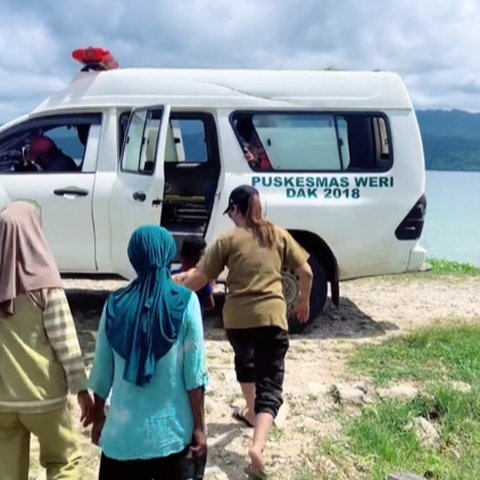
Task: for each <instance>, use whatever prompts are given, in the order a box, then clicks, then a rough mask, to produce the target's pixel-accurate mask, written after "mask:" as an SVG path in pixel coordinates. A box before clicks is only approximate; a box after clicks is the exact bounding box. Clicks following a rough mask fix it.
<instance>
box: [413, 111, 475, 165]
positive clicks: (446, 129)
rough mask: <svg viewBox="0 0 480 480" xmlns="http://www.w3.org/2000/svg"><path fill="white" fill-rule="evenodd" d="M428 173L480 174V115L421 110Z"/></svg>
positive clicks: (421, 127) (421, 129) (418, 112)
mask: <svg viewBox="0 0 480 480" xmlns="http://www.w3.org/2000/svg"><path fill="white" fill-rule="evenodd" d="M416 114H417V118H418V123H419V125H420V131H421V133H422V141H423V149H424V152H425V163H426V167H427V170H468V171H480V114H479V113H469V112H465V111H463V110H417V111H416Z"/></svg>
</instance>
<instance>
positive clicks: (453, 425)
mask: <svg viewBox="0 0 480 480" xmlns="http://www.w3.org/2000/svg"><path fill="white" fill-rule="evenodd" d="M350 367H351V368H353V369H354V370H355V371H357V372H363V373H364V374H365V375H369V376H371V377H373V379H374V380H375V382H376V383H377V384H379V385H382V384H386V383H389V382H396V381H412V380H413V381H416V382H419V384H421V385H422V386H423V388H422V391H423V394H422V395H421V396H420V397H419V398H416V399H414V400H412V401H410V402H407V403H402V402H399V401H395V400H384V401H377V402H375V403H374V404H372V405H368V406H366V407H364V409H363V410H362V412H361V414H360V415H359V416H358V417H356V418H353V419H352V418H350V417H347V416H344V419H343V422H344V435H345V439H343V440H342V441H340V440H333V441H332V440H331V441H330V442H329V443H325V442H324V443H323V444H321V445H319V446H318V448H317V458H318V459H320V458H322V457H325V456H326V457H327V458H329V459H331V460H332V461H334V462H336V463H337V464H338V463H339V462H340V463H342V462H343V465H344V467H345V469H346V468H347V467H348V466H350V468H352V466H354V467H355V470H356V471H357V473H358V474H357V475H356V476H355V477H354V478H365V479H369V480H377V479H378V480H380V479H381V480H383V479H384V478H385V477H386V475H387V474H388V473H392V472H394V471H409V472H412V473H416V474H418V475H424V476H425V477H426V478H431V479H438V480H474V479H475V480H477V479H479V478H480V461H479V460H478V455H479V452H480V326H467V325H460V326H457V327H453V326H449V327H436V328H428V329H424V330H422V331H419V332H415V333H413V334H411V335H409V336H406V337H404V338H397V339H392V340H389V341H387V342H385V343H384V344H380V345H374V346H363V347H360V348H359V349H358V350H357V351H356V352H354V354H353V357H352V358H351V360H350ZM452 381H464V382H467V383H469V384H470V385H471V387H472V388H471V390H470V391H468V392H467V393H460V392H457V391H455V390H454V389H453V388H452V386H451V382H452ZM415 417H424V418H426V419H427V420H429V421H431V422H432V423H434V424H435V425H436V427H437V429H438V430H439V432H440V438H441V443H440V448H439V449H438V450H431V449H427V448H425V447H423V446H421V445H420V444H419V442H418V440H417V438H416V437H415V435H414V433H413V432H412V431H411V430H409V429H408V428H407V425H408V424H409V422H410V421H411V420H412V419H413V418H415ZM318 472H322V466H321V464H320V460H319V464H318ZM318 472H317V473H318ZM362 472H363V473H362ZM299 478H302V477H299ZM306 478H308V477H306ZM311 478H316V477H315V476H312V477H311Z"/></svg>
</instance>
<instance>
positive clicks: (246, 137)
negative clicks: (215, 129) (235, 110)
mask: <svg viewBox="0 0 480 480" xmlns="http://www.w3.org/2000/svg"><path fill="white" fill-rule="evenodd" d="M235 128H236V130H237V133H238V134H239V136H240V139H241V142H242V150H243V156H244V157H245V160H247V162H248V164H249V165H250V167H251V168H252V169H253V170H256V171H262V172H264V171H269V170H272V164H271V163H270V159H269V158H268V155H267V152H266V151H265V148H264V147H263V145H262V142H261V140H260V138H259V136H258V134H257V132H256V130H255V127H254V125H253V122H252V119H251V118H247V117H242V118H240V119H239V120H238V121H237V123H236V125H235Z"/></svg>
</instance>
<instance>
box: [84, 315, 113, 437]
mask: <svg viewBox="0 0 480 480" xmlns="http://www.w3.org/2000/svg"><path fill="white" fill-rule="evenodd" d="M105 322H106V314H105V307H104V309H103V312H102V316H101V318H100V324H99V326H98V335H97V343H96V345H95V358H94V361H93V366H92V370H91V372H90V378H89V380H88V386H89V387H90V389H91V390H92V391H93V393H94V404H93V407H92V409H91V415H90V416H89V418H87V419H86V421H85V422H84V426H88V425H89V424H90V423H93V424H94V426H93V429H92V441H93V442H94V443H95V444H96V445H98V437H99V436H100V432H101V428H100V432H98V429H99V427H103V422H104V421H105V415H104V407H105V400H106V399H107V397H108V394H109V393H110V389H111V388H112V384H113V371H114V361H113V350H112V347H111V345H110V343H109V341H108V338H107V334H106V331H105ZM95 430H97V433H98V437H97V439H96V441H95V439H94V432H95Z"/></svg>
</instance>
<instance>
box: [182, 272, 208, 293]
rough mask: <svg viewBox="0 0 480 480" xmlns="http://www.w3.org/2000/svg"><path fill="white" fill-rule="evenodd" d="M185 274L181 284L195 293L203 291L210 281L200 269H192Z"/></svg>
mask: <svg viewBox="0 0 480 480" xmlns="http://www.w3.org/2000/svg"><path fill="white" fill-rule="evenodd" d="M185 273H186V275H185V276H184V277H183V278H182V279H181V280H180V283H181V284H182V285H183V286H184V287H187V288H189V289H190V290H193V291H194V292H198V291H199V290H201V289H202V288H203V287H204V286H205V285H207V284H208V282H209V281H210V279H209V278H208V277H207V275H206V274H205V273H203V272H202V271H201V270H200V269H199V268H192V269H191V270H189V271H188V272H185Z"/></svg>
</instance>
